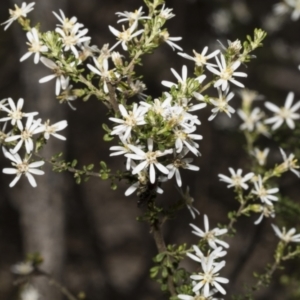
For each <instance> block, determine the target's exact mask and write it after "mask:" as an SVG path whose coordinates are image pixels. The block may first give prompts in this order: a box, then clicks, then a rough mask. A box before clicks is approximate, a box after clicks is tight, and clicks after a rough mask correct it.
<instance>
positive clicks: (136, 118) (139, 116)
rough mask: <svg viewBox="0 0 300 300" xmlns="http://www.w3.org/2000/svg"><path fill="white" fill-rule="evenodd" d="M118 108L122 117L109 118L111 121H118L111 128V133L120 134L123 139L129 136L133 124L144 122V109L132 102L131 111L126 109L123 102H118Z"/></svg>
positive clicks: (137, 124) (142, 123)
mask: <svg viewBox="0 0 300 300" xmlns="http://www.w3.org/2000/svg"><path fill="white" fill-rule="evenodd" d="M119 110H120V113H121V116H122V117H123V119H118V118H109V119H110V120H111V121H113V122H116V123H119V124H120V125H117V126H115V127H114V128H113V130H112V132H111V133H110V134H111V135H115V134H116V135H122V136H123V138H124V139H125V140H127V139H128V138H129V137H130V136H131V130H132V128H133V127H135V126H139V125H144V124H146V122H145V119H144V114H145V110H144V108H143V107H142V106H138V105H137V104H136V103H134V104H133V108H132V111H129V112H128V111H127V110H126V108H125V107H124V105H123V104H119Z"/></svg>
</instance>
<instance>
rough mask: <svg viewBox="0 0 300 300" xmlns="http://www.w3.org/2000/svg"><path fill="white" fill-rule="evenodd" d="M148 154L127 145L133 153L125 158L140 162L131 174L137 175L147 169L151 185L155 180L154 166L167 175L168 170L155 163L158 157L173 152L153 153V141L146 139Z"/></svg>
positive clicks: (170, 150)
mask: <svg viewBox="0 0 300 300" xmlns="http://www.w3.org/2000/svg"><path fill="white" fill-rule="evenodd" d="M147 144H148V152H144V151H143V150H142V149H140V148H138V147H136V146H133V145H128V147H129V148H130V150H131V151H132V152H134V153H129V154H126V155H125V156H126V157H129V158H132V159H133V160H140V161H141V163H139V164H138V165H137V166H136V167H135V168H134V169H133V170H132V174H133V175H134V174H137V173H139V172H141V171H142V170H144V169H147V168H148V167H149V178H150V182H151V183H152V184H153V183H155V180H156V173H155V168H154V166H155V167H156V168H157V169H158V170H159V171H160V172H162V173H163V174H165V175H168V174H169V170H168V169H167V168H166V167H165V166H164V165H162V164H161V163H159V162H158V161H157V158H158V157H161V156H164V155H167V154H171V153H172V152H173V150H172V149H169V150H165V151H163V152H162V151H159V150H157V151H153V140H152V139H150V138H149V139H148V143H147Z"/></svg>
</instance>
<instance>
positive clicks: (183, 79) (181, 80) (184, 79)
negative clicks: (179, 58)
mask: <svg viewBox="0 0 300 300" xmlns="http://www.w3.org/2000/svg"><path fill="white" fill-rule="evenodd" d="M171 72H172V73H173V75H174V76H175V77H176V79H177V80H178V84H181V89H182V91H185V89H186V84H187V78H188V76H187V72H188V71H187V66H185V65H184V66H182V70H181V76H180V75H179V74H178V73H177V72H176V71H175V70H174V69H173V68H171ZM205 78H206V76H205V75H201V76H199V77H197V78H195V80H197V81H198V82H199V83H202V81H203V80H204V79H205ZM161 84H162V85H164V86H166V87H168V88H171V87H172V86H175V87H176V88H178V84H176V83H174V82H171V81H167V80H163V81H162V82H161Z"/></svg>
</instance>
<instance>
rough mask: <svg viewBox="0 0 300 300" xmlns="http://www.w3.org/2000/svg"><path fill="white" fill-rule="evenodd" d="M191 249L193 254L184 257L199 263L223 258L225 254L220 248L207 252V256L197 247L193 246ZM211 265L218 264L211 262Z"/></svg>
mask: <svg viewBox="0 0 300 300" xmlns="http://www.w3.org/2000/svg"><path fill="white" fill-rule="evenodd" d="M193 249H194V252H195V254H192V253H189V252H188V253H187V254H186V255H187V256H188V257H189V258H191V259H192V260H194V261H196V262H199V263H201V262H202V261H203V260H205V261H208V260H209V259H213V260H215V259H217V258H220V257H224V256H225V255H226V254H227V251H224V250H223V248H222V247H217V248H215V249H214V250H213V251H211V250H209V251H208V252H207V255H204V253H203V252H202V251H201V250H200V249H199V247H198V246H195V245H193ZM213 264H218V262H213Z"/></svg>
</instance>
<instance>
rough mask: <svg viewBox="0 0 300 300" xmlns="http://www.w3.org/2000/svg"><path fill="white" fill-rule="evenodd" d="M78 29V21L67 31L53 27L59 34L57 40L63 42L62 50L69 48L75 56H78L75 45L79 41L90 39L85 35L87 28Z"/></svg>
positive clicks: (79, 42) (77, 44)
mask: <svg viewBox="0 0 300 300" xmlns="http://www.w3.org/2000/svg"><path fill="white" fill-rule="evenodd" d="M79 29H80V24H79V23H76V24H75V25H74V26H73V27H72V29H71V30H70V31H69V32H67V33H66V32H65V31H64V30H63V29H61V28H56V29H55V31H56V32H57V33H58V34H60V35H61V37H60V38H59V40H60V41H61V42H62V44H63V47H64V51H69V50H71V51H72V52H73V54H74V56H75V57H76V58H79V53H78V50H77V48H76V46H79V45H80V44H81V43H84V42H87V41H89V40H90V39H91V38H90V37H89V36H85V35H86V34H87V32H88V29H82V30H79Z"/></svg>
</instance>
